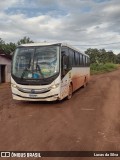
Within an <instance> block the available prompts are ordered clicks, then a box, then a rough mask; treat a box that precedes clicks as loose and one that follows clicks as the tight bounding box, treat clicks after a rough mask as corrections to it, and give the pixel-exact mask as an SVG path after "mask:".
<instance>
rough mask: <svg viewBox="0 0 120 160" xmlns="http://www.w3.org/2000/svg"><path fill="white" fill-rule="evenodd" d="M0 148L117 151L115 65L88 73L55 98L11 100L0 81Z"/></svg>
mask: <svg viewBox="0 0 120 160" xmlns="http://www.w3.org/2000/svg"><path fill="white" fill-rule="evenodd" d="M0 150H1V151H3V150H6V151H7V150H13V151H42V150H48V151H54V150H56V151H60V150H62V151H71V150H73V151H120V70H116V71H114V72H110V73H106V74H101V75H96V76H92V77H91V80H90V82H89V84H88V86H87V87H86V88H81V89H79V90H78V91H76V92H75V93H74V94H73V97H72V99H71V100H69V101H67V100H63V101H61V102H21V101H14V100H12V96H11V90H10V84H1V85H0ZM42 159H51V160H52V159H56V160H59V159H60V160H61V159H64V158H42ZM65 159H70V160H72V159H75V158H65ZM76 159H86V158H76ZM90 159H91V158H90ZM92 159H94V158H92ZM98 159H99V158H97V160H98ZM100 159H101V158H100ZM104 159H105V158H104ZM110 159H111V158H110ZM113 159H117V158H113Z"/></svg>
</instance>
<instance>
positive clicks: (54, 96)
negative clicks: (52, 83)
mask: <svg viewBox="0 0 120 160" xmlns="http://www.w3.org/2000/svg"><path fill="white" fill-rule="evenodd" d="M12 96H13V99H14V100H20V101H21V100H22V101H56V100H59V99H60V98H59V96H58V94H55V95H51V96H47V97H24V96H21V95H17V94H14V93H12Z"/></svg>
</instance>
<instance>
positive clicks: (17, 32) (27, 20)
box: [0, 0, 120, 52]
mask: <svg viewBox="0 0 120 160" xmlns="http://www.w3.org/2000/svg"><path fill="white" fill-rule="evenodd" d="M116 2H117V5H116ZM54 3H55V8H53V11H52V10H50V11H49V10H47V11H46V12H45V11H44V13H43V14H42V11H41V9H40V11H39V9H38V8H39V7H42V6H44V7H43V9H46V8H45V6H47V7H48V6H51V5H52V6H54ZM29 4H30V5H29ZM29 4H28V1H27V0H26V1H25V0H22V1H20V0H11V1H10V2H8V0H4V1H1V5H0V8H3V9H2V10H1V12H0V37H1V38H3V40H5V41H6V42H10V41H12V42H17V41H18V40H19V39H20V38H22V37H23V36H29V37H30V38H31V39H33V40H34V41H43V40H47V41H55V40H58V41H59V40H60V41H65V42H70V43H71V44H76V45H77V44H79V45H86V44H91V46H80V48H81V49H87V48H89V47H97V48H99V47H100V48H106V49H110V50H111V49H112V48H113V49H114V50H115V51H117V52H120V47H119V44H116V45H115V44H113V45H112V44H111V45H106V46H105V45H103V46H102V45H100V46H94V45H97V44H108V43H114V42H119V41H120V27H119V26H120V16H119V15H120V9H119V8H120V1H118V0H111V1H110V2H109V1H108V2H107V1H105V2H103V3H96V2H95V1H93V0H81V1H79V0H75V1H73V0H69V1H64V0H61V1H55V0H50V1H49V0H44V1H43V0H41V1H40V0H36V1H34V2H33V1H30V0H29ZM28 6H29V7H31V11H32V8H34V7H38V8H37V9H38V14H37V16H35V15H34V14H33V16H32V17H29V16H28V15H29V10H28V14H27V15H26V14H25V13H23V12H22V8H25V7H26V8H28ZM56 6H57V7H58V8H56ZM12 7H13V8H12ZM88 7H89V8H88ZM7 8H8V9H10V10H12V9H13V12H12V14H9V12H6V11H5V10H6V9H7ZM15 8H16V9H17V8H19V9H20V11H19V13H15V10H14V9H15ZM34 12H35V11H34V10H33V13H34ZM62 12H65V13H64V14H62ZM39 13H40V14H39ZM48 13H52V14H48Z"/></svg>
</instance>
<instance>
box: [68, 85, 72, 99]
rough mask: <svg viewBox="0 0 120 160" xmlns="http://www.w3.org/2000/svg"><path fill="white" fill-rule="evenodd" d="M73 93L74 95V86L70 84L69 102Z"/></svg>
mask: <svg viewBox="0 0 120 160" xmlns="http://www.w3.org/2000/svg"><path fill="white" fill-rule="evenodd" d="M72 93H73V88H72V84H71V83H70V85H69V91H68V96H67V99H68V100H69V99H71V97H72Z"/></svg>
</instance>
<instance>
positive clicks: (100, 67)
mask: <svg viewBox="0 0 120 160" xmlns="http://www.w3.org/2000/svg"><path fill="white" fill-rule="evenodd" d="M118 67H120V65H118V64H114V63H105V64H102V63H100V64H97V63H93V64H91V65H90V72H91V74H100V73H106V72H111V71H114V70H116V69H118Z"/></svg>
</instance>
